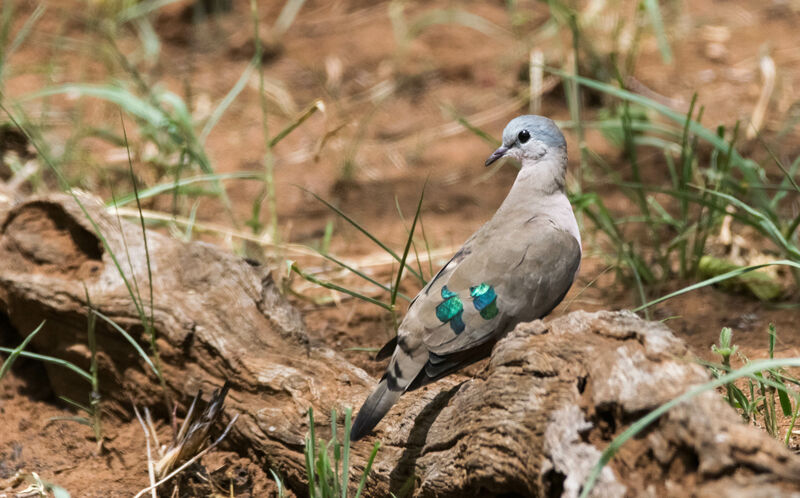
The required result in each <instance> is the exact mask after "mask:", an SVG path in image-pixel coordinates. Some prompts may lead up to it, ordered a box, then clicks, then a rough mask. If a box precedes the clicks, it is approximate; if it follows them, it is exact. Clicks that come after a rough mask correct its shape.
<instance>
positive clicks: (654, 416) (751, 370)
mask: <svg viewBox="0 0 800 498" xmlns="http://www.w3.org/2000/svg"><path fill="white" fill-rule="evenodd" d="M785 367H793V368H797V367H800V358H784V359H768V360H759V361H754V362H751V363H747V364H745V365H744V366H743V367H741V368H739V369H736V370H733V371H731V372H729V373H725V374H723V375H720V376H719V377H717V378H716V379H714V380H712V381H710V382H706V383H705V384H700V385H699V386H695V387H693V388H691V389H689V390H688V391H686V392H685V393H683V394H681V395H680V396H678V397H676V398H673V399H671V400H670V401H667V402H666V403H664V404H663V405H661V406H659V407H658V408H656V409H655V410H653V411H651V412H650V413H648V414H647V415H645V416H643V417H642V418H640V419H639V420H637V421H636V422H634V423H632V424H631V425H630V426H629V427H628V428H627V429H625V430H624V431H622V433H621V434H619V435H618V436H617V437H615V438H614V439H613V440H612V441H611V442H610V443H609V444H608V446H607V447H606V449H605V450H603V453H602V454H601V455H600V458H599V459H598V461H597V463H596V464H595V465H594V467H592V470H591V472H590V473H589V476H588V477H587V478H586V482H585V483H584V485H583V489H582V490H581V494H580V497H581V498H586V497H588V496H589V495H590V494H591V492H592V489H593V488H594V485H595V484H596V483H597V478H598V477H599V476H600V472H602V470H603V467H605V466H606V464H607V463H608V462H610V461H611V459H612V458H614V455H616V454H617V452H618V451H619V449H620V448H621V447H622V445H624V444H625V443H626V442H627V441H628V440H630V439H631V438H633V437H635V436H636V435H638V434H639V433H641V432H642V431H643V430H645V429H646V428H647V427H648V426H650V424H652V423H654V422H655V421H656V420H658V419H659V418H660V417H661V416H662V415H664V414H665V413H666V412H668V411H669V410H670V409H672V408H673V407H675V406H677V405H679V404H681V403H685V402H687V401H689V400H690V399H692V398H694V397H695V396H697V395H699V394H702V393H704V392H706V391H710V390H712V389H717V388H719V387H722V386H725V385H727V384H730V383H732V382H735V381H736V380H738V379H741V378H756V374H758V373H760V372H765V371H767V372H768V371H770V370H774V369H778V368H785ZM761 381H762V382H763V383H764V384H765V385H772V386H775V388H776V389H779V390H781V389H783V390H786V389H785V386H783V385H782V384H780V383H777V382H774V381H773V380H772V379H767V378H763V375H762V379H761ZM787 394H790V395H791V396H795V395H796V394H797V393H796V392H795V391H791V393H787ZM799 401H800V400H798V399H797V398H795V403H796V404H800V403H799Z"/></svg>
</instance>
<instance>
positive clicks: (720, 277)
mask: <svg viewBox="0 0 800 498" xmlns="http://www.w3.org/2000/svg"><path fill="white" fill-rule="evenodd" d="M780 265H783V266H791V267H794V268H798V269H800V263H798V262H796V261H789V260H788V259H781V260H778V261H771V262H769V263H762V264H759V265H753V266H745V267H742V268H737V269H736V270H732V271H729V272H727V273H723V274H722V275H717V276H716V277H712V278H709V279H707V280H703V281H702V282H697V283H695V284H692V285H689V286H686V287H684V288H682V289H680V290H677V291H675V292H671V293H669V294H667V295H666V296H661V297H659V298H658V299H654V300H652V301H650V302H648V303H645V304H643V305H641V306H639V307H637V308H634V309H633V311H634V312H638V311H642V310H644V309H645V308H649V307H651V306H654V305H656V304H658V303H662V302H664V301H666V300H668V299H672V298H673V297H677V296H680V295H681V294H686V293H687V292H691V291H693V290H697V289H700V288H702V287H707V286H709V285H713V284H716V283H717V282H722V281H723V280H728V279H731V278H735V277H738V276H739V275H743V274H745V273H748V272H751V271H754V270H758V269H759V268H765V267H767V266H780Z"/></svg>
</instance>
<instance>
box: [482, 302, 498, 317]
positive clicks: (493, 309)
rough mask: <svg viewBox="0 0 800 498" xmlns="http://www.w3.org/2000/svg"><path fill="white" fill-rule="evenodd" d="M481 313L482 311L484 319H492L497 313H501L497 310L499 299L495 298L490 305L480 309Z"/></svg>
mask: <svg viewBox="0 0 800 498" xmlns="http://www.w3.org/2000/svg"><path fill="white" fill-rule="evenodd" d="M480 313H481V318H483V319H484V320H491V319H492V318H494V317H496V316H497V313H499V312H498V310H497V300H494V301H492V302H491V303H489V304H488V305H486V307H485V308H483V309H482V310H481V311H480Z"/></svg>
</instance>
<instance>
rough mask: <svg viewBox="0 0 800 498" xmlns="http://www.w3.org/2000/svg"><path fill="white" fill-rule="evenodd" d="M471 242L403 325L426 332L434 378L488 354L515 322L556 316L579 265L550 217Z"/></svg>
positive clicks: (570, 242) (576, 249) (571, 241)
mask: <svg viewBox="0 0 800 498" xmlns="http://www.w3.org/2000/svg"><path fill="white" fill-rule="evenodd" d="M483 239H486V240H483ZM472 242H473V243H471V244H465V247H464V248H463V249H462V251H460V252H461V256H460V257H459V258H458V259H456V258H454V260H453V261H451V262H450V263H448V265H446V266H445V267H444V268H443V269H442V272H440V274H439V275H438V278H437V279H435V280H434V281H432V282H431V284H430V285H429V286H428V287H427V288H426V289H425V290H424V291H423V292H421V293H420V295H419V296H418V298H417V299H416V301H417V302H415V303H414V304H415V305H414V306H412V307H411V308H410V309H409V316H407V317H406V320H404V324H406V322H409V321H410V323H409V324H408V325H409V327H408V328H409V329H410V330H409V332H410V333H412V334H413V333H415V332H416V334H419V333H420V332H422V343H423V344H424V346H425V349H427V351H428V352H429V357H428V361H427V362H426V364H425V374H426V377H428V378H429V380H434V379H436V378H439V377H441V376H443V375H446V374H447V373H450V372H452V371H453V370H456V369H458V368H460V367H461V366H463V365H464V364H468V363H470V362H471V361H474V360H475V359H477V358H476V356H477V357H482V356H484V355H485V354H486V353H487V352H488V351H487V347H488V348H490V347H491V345H492V344H493V343H494V340H496V339H497V338H498V336H499V334H502V333H503V332H505V331H506V330H508V328H509V327H511V326H513V325H514V324H516V323H519V322H522V321H528V320H533V319H535V318H540V317H542V316H544V315H546V314H547V313H549V312H550V311H551V310H552V309H553V308H555V306H556V305H558V303H559V302H560V301H561V300H562V299H563V297H564V295H565V294H566V292H567V290H568V289H569V287H570V286H571V285H572V281H573V279H574V277H575V273H576V272H577V269H578V266H579V264H580V256H581V250H580V245H579V243H578V241H577V240H575V238H574V237H573V236H572V235H570V234H569V233H567V232H566V231H564V230H561V229H559V228H557V227H556V226H555V225H554V224H553V223H552V222H551V221H550V220H548V219H545V218H543V219H538V220H535V221H534V222H532V223H528V224H526V226H524V227H519V229H518V230H503V231H500V230H486V231H484V232H483V233H480V234H478V237H477V239H476V240H474V241H472ZM415 324H416V326H414V325H415ZM414 329H416V330H414ZM420 329H422V330H420ZM402 330H403V327H402V326H401V331H402ZM401 340H402V334H401Z"/></svg>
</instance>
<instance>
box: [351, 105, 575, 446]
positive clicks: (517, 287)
mask: <svg viewBox="0 0 800 498" xmlns="http://www.w3.org/2000/svg"><path fill="white" fill-rule="evenodd" d="M504 156H507V157H514V158H517V159H519V160H520V162H521V163H522V168H521V169H520V172H519V173H518V175H517V179H516V181H515V182H514V185H513V186H512V187H511V191H510V192H509V194H508V196H507V197H506V199H505V200H504V201H503V203H502V205H501V206H500V208H499V209H498V210H497V212H496V213H495V215H494V216H493V217H492V219H491V220H489V221H488V222H487V223H486V224H485V225H483V226H482V227H481V228H480V229H479V230H478V231H477V232H475V233H474V234H473V235H472V236H471V237H470V238H469V239H468V240H467V241H466V242H465V243H464V245H463V246H462V247H461V249H460V250H459V251H458V252H457V253H456V254H455V255H454V256H453V258H452V259H451V260H450V261H449V262H448V263H447V264H446V265H445V266H444V267H443V268H442V269H441V270H440V271H439V273H438V274H437V275H436V276H435V277H434V278H433V279H432V280H431V281H430V282H429V283H428V285H426V286H425V288H424V289H422V291H420V293H419V294H418V295H417V297H416V298H414V300H413V301H412V303H411V305H410V307H409V309H408V313H407V314H406V316H405V318H404V319H403V322H402V323H401V324H400V328H399V330H398V335H397V338H396V339H393V340H392V341H390V342H389V344H387V345H386V346H384V348H383V349H382V350H381V352H380V353H379V354H378V357H379V358H381V357H387V356H388V355H389V354H390V353H391V354H392V359H391V361H390V362H389V367H388V368H387V370H386V373H385V374H384V376H383V378H382V379H381V381H380V383H379V385H378V387H377V388H376V389H375V391H374V392H373V393H372V394H370V396H369V397H368V398H367V400H366V401H365V402H364V404H363V405H362V407H361V409H360V410H359V412H358V416H357V417H356V420H355V422H354V423H353V427H352V430H351V439H352V440H354V441H355V440H358V439H360V438H362V437H364V436H365V435H366V434H367V433H369V431H371V430H372V428H374V427H375V425H377V423H378V422H379V421H380V420H381V418H383V416H384V415H385V414H386V413H387V412H388V411H389V409H390V408H391V407H392V405H393V404H394V403H395V402H397V400H398V399H399V397H400V395H402V394H403V393H404V392H405V391H407V390H413V389H416V388H418V387H420V386H423V385H425V384H427V383H429V382H433V381H435V380H437V379H440V378H441V377H444V376H445V375H448V374H450V373H452V372H454V371H455V370H458V369H460V368H462V367H464V366H466V365H469V364H470V363H473V362H475V361H477V360H480V359H481V358H484V357H486V356H487V355H489V353H490V352H491V348H492V346H493V345H494V344H495V343H496V342H497V341H498V340H499V339H500V338H501V337H503V336H504V335H505V334H506V333H508V331H510V330H511V329H512V328H513V327H514V326H515V325H516V324H518V323H520V322H525V321H530V320H534V319H536V318H541V317H543V316H545V315H547V314H548V313H550V311H552V310H553V308H555V307H556V306H557V305H558V303H559V302H561V300H562V299H563V298H564V296H565V295H566V293H567V291H568V290H569V288H570V286H571V285H572V282H573V280H574V279H575V275H576V274H577V272H578V267H579V266H580V260H581V242H580V234H579V232H578V225H577V223H576V221H575V216H574V215H573V213H572V206H570V204H569V201H568V200H567V197H566V195H565V193H564V181H565V175H566V166H567V149H566V141H565V140H564V136H563V135H562V134H561V131H560V130H559V129H558V127H557V126H556V125H555V123H553V122H552V121H551V120H549V119H547V118H544V117H542V116H532V115H527V116H519V117H517V118H515V119H513V120H511V122H509V123H508V125H507V126H506V128H505V130H504V131H503V145H502V146H501V147H500V148H498V149H497V150H496V151H495V152H494V153H493V154H492V155H491V156H490V157H489V159H487V161H486V165H487V166H488V165H490V164H491V163H492V162H494V161H496V160H497V159H499V158H500V157H504Z"/></svg>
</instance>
